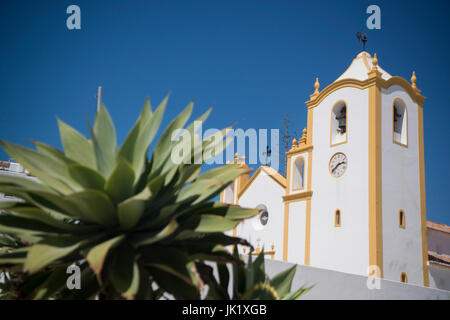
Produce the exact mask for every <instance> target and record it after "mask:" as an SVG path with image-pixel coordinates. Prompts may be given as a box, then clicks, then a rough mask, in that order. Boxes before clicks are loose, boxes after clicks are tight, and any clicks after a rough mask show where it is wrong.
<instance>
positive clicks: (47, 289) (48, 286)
mask: <svg viewBox="0 0 450 320" xmlns="http://www.w3.org/2000/svg"><path fill="white" fill-rule="evenodd" d="M66 270H67V266H66V265H64V266H61V267H57V268H55V269H54V270H52V272H51V273H50V275H49V277H48V278H47V279H46V280H45V281H44V283H43V284H42V285H41V286H40V287H39V288H38V289H37V292H36V294H35V295H34V297H33V298H34V300H41V299H48V298H50V297H51V296H52V295H54V294H55V293H57V292H58V291H60V290H61V289H64V288H65V287H66V281H67V273H66Z"/></svg>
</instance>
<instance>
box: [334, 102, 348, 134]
mask: <svg viewBox="0 0 450 320" xmlns="http://www.w3.org/2000/svg"><path fill="white" fill-rule="evenodd" d="M336 120H337V121H338V128H339V129H338V132H339V133H341V134H344V133H345V131H346V129H347V114H346V108H345V107H343V108H342V109H341V114H340V115H339V116H337V117H336Z"/></svg>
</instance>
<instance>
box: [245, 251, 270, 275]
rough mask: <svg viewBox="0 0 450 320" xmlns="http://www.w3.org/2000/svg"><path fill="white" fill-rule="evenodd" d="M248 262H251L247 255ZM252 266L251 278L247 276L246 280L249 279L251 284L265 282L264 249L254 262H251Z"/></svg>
mask: <svg viewBox="0 0 450 320" xmlns="http://www.w3.org/2000/svg"><path fill="white" fill-rule="evenodd" d="M249 260H252V259H251V255H249ZM252 266H253V268H251V269H252V276H247V279H250V281H251V282H252V283H261V282H263V283H264V282H266V280H267V279H266V272H265V270H264V248H263V249H262V250H261V252H260V253H259V255H258V256H257V257H256V259H255V261H253V264H252ZM249 269H250V268H249Z"/></svg>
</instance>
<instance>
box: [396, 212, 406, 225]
mask: <svg viewBox="0 0 450 320" xmlns="http://www.w3.org/2000/svg"><path fill="white" fill-rule="evenodd" d="M398 225H399V227H400V228H405V227H406V221H405V212H404V211H403V210H400V211H399V212H398Z"/></svg>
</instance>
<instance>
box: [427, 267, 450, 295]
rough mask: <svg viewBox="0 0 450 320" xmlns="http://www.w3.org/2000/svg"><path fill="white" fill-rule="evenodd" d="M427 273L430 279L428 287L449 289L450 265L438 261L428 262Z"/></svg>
mask: <svg viewBox="0 0 450 320" xmlns="http://www.w3.org/2000/svg"><path fill="white" fill-rule="evenodd" d="M428 275H429V279H430V287H431V288H438V289H442V290H448V291H450V266H449V265H446V264H443V263H439V262H430V263H429V264H428Z"/></svg>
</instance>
